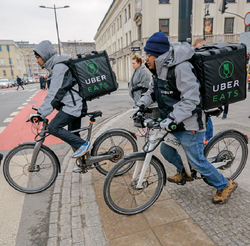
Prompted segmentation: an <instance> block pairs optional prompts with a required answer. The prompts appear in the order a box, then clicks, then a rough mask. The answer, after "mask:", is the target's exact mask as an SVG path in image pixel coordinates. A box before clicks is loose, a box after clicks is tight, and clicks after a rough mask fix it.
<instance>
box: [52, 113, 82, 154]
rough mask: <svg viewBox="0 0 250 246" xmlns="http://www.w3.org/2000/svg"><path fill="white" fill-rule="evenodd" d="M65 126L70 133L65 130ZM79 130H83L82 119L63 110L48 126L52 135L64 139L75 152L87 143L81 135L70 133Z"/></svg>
mask: <svg viewBox="0 0 250 246" xmlns="http://www.w3.org/2000/svg"><path fill="white" fill-rule="evenodd" d="M65 126H68V131H67V130H66V129H64V128H63V127H65ZM79 128H81V117H75V116H72V115H69V114H66V113H64V112H63V111H62V110H60V111H59V112H58V113H57V115H56V116H55V117H54V118H53V119H52V121H51V122H50V123H49V125H48V130H49V133H50V134H51V135H53V136H55V137H58V138H60V139H62V140H63V141H64V142H66V143H68V144H69V145H71V146H72V147H73V149H75V150H76V149H78V148H80V146H81V145H83V144H84V143H85V142H86V141H84V140H83V139H81V138H80V134H79V133H75V134H74V133H71V132H69V131H73V130H76V129H79Z"/></svg>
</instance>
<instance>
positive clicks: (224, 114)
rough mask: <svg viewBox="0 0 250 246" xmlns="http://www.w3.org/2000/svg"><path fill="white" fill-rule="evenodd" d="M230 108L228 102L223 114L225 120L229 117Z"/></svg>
mask: <svg viewBox="0 0 250 246" xmlns="http://www.w3.org/2000/svg"><path fill="white" fill-rule="evenodd" d="M228 108H229V105H228V104H227V105H225V106H224V110H223V115H222V119H223V120H225V119H226V118H227V114H228Z"/></svg>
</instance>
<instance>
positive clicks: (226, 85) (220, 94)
mask: <svg viewBox="0 0 250 246" xmlns="http://www.w3.org/2000/svg"><path fill="white" fill-rule="evenodd" d="M233 73H234V65H233V63H232V62H230V61H224V62H223V63H221V65H220V67H219V70H218V74H219V76H220V77H221V78H222V79H223V80H224V82H221V83H220V84H217V85H213V93H214V95H213V102H219V101H221V100H224V101H225V100H230V98H235V97H238V96H239V90H238V88H239V86H240V80H239V79H230V78H231V77H232V76H233ZM234 77H235V76H234Z"/></svg>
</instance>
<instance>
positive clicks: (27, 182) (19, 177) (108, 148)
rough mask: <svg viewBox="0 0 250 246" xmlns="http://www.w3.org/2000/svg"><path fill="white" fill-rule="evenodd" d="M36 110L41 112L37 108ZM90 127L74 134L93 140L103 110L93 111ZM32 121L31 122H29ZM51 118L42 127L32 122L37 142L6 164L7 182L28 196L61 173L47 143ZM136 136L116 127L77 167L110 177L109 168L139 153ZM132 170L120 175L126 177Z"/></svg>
mask: <svg viewBox="0 0 250 246" xmlns="http://www.w3.org/2000/svg"><path fill="white" fill-rule="evenodd" d="M32 109H34V110H37V108H36V107H32ZM86 115H87V116H89V117H90V121H89V125H88V126H87V127H83V128H80V129H77V130H74V131H71V132H73V133H78V132H81V131H88V134H87V141H90V139H91V133H92V128H93V123H94V122H95V121H96V120H95V119H96V118H97V117H101V116H102V112H101V111H95V112H89V113H87V114H86ZM27 122H29V120H28V121H27ZM48 122H49V121H48V119H44V120H43V121H42V127H41V128H39V123H40V122H39V120H38V118H37V119H35V122H32V123H33V124H32V125H33V126H34V127H36V128H37V134H36V136H35V142H25V143H21V144H19V145H18V146H17V147H15V148H14V149H12V150H11V151H10V152H9V153H8V154H7V156H6V158H5V160H4V163H3V173H4V177H5V179H6V181H7V182H8V183H9V184H10V185H11V186H12V187H13V188H14V189H16V190H18V191H20V192H24V193H27V194H34V193H39V192H42V191H44V190H46V189H48V188H49V187H50V186H51V185H52V184H53V183H54V182H55V180H56V178H57V175H58V173H60V172H61V166H60V162H59V160H58V157H57V156H56V154H55V153H54V152H53V151H52V150H51V149H50V148H49V147H47V146H45V145H44V144H43V142H44V141H45V138H46V137H47V136H49V133H48V129H47V126H48ZM136 139H137V138H136V135H135V134H134V133H132V132H130V131H128V130H125V129H121V128H116V129H111V130H108V131H106V132H104V133H103V134H101V135H100V136H99V137H97V139H96V140H95V142H94V143H93V147H92V150H91V153H90V152H87V153H86V154H85V155H84V156H82V157H79V158H77V159H76V164H77V166H79V167H81V168H82V173H86V172H87V171H88V170H89V169H93V168H96V169H97V170H98V171H99V172H100V173H101V174H103V175H106V174H107V173H108V171H109V169H110V168H111V167H112V166H113V165H115V164H116V163H117V162H118V161H119V160H120V159H122V158H123V156H124V155H127V154H129V153H133V152H137V151H138V147H137V143H136ZM129 168H130V167H129V166H128V167H126V168H124V170H121V171H120V172H118V173H117V175H122V174H123V173H124V172H127V170H128V169H129Z"/></svg>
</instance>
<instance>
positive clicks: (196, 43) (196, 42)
mask: <svg viewBox="0 0 250 246" xmlns="http://www.w3.org/2000/svg"><path fill="white" fill-rule="evenodd" d="M203 45H206V41H205V40H204V39H203V38H197V39H195V40H194V43H193V47H194V48H198V47H201V46H203ZM206 127H207V130H206V132H205V140H204V144H207V143H208V141H209V140H210V139H211V138H212V137H213V134H214V127H213V122H212V120H211V117H207V123H206Z"/></svg>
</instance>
